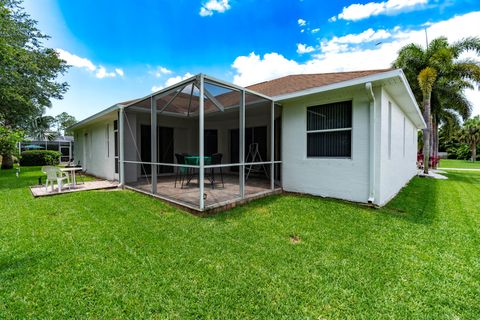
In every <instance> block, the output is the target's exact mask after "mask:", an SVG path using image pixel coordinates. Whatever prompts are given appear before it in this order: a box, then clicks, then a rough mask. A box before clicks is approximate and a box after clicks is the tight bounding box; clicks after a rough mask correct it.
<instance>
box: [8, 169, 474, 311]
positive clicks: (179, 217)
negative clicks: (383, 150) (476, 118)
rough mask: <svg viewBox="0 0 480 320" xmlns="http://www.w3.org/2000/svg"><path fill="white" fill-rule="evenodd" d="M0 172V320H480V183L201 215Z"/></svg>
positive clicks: (425, 182) (426, 182) (460, 180)
mask: <svg viewBox="0 0 480 320" xmlns="http://www.w3.org/2000/svg"><path fill="white" fill-rule="evenodd" d="M38 176H39V171H38V168H32V169H24V170H22V172H21V174H20V178H16V177H15V173H14V171H0V318H1V319H5V318H41V319H44V318H57V319H64V318H94V319H105V318H107V319H112V318H116V319H119V318H158V319H164V318H174V319H188V318H192V319H193V318H195V319H198V318H210V319H213V318H215V319H218V318H224V319H231V318H241V319H250V318H264V319H272V318H284V319H346V318H363V319H378V318H392V319H410V318H422V319H425V318H427V319H478V318H480V303H479V297H480V272H479V270H480V249H479V248H480V209H479V204H480V173H475V172H466V173H457V172H455V173H449V174H448V177H449V180H444V181H443V180H442V181H441V180H431V179H421V178H415V179H414V180H413V181H412V182H411V183H410V184H409V185H408V186H407V187H406V188H405V189H404V190H403V191H402V192H401V194H400V195H399V196H397V197H396V198H395V199H394V200H393V201H392V202H391V203H390V204H389V205H388V206H387V207H385V208H382V209H371V208H367V207H364V206H361V205H356V204H350V203H345V202H341V201H335V200H327V199H321V198H316V197H310V196H295V195H279V196H272V197H268V198H264V199H260V200H258V201H255V202H252V203H250V204H248V205H245V206H242V207H238V208H235V209H233V210H230V211H227V212H223V213H221V214H217V215H214V216H210V217H208V218H200V217H196V216H193V215H191V214H189V213H186V212H183V211H181V210H179V209H175V208H173V207H171V206H169V205H167V204H165V203H163V202H161V201H159V200H157V199H153V198H150V197H148V196H144V195H141V194H137V193H134V192H132V191H110V192H106V191H88V192H79V193H73V194H65V195H58V196H54V197H45V198H36V199H34V198H33V197H32V196H31V194H30V191H29V190H28V186H29V185H32V184H35V183H36V182H37V178H38Z"/></svg>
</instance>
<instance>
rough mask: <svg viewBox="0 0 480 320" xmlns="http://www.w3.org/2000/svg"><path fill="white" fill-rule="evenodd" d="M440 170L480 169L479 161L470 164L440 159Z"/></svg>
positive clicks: (466, 161) (462, 161)
mask: <svg viewBox="0 0 480 320" xmlns="http://www.w3.org/2000/svg"><path fill="white" fill-rule="evenodd" d="M438 167H439V168H440V169H441V168H459V169H480V161H477V162H471V161H468V160H452V159H442V160H440V165H439V166H438Z"/></svg>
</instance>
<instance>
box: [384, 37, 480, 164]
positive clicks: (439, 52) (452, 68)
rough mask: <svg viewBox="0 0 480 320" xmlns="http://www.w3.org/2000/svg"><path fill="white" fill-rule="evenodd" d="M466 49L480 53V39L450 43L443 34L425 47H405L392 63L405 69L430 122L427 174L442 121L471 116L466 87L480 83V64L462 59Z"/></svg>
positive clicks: (425, 140)
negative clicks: (464, 93)
mask: <svg viewBox="0 0 480 320" xmlns="http://www.w3.org/2000/svg"><path fill="white" fill-rule="evenodd" d="M467 51H475V52H476V53H477V54H480V39H479V38H465V39H463V40H461V41H458V42H455V43H453V44H449V43H448V41H447V39H446V38H445V37H440V38H437V39H434V40H433V41H432V42H430V43H429V44H428V46H427V47H426V48H422V47H421V46H419V45H417V44H409V45H407V46H405V47H403V48H402V49H401V50H400V51H399V54H398V57H397V59H396V60H395V62H394V63H393V66H394V67H396V68H402V69H403V71H404V73H405V76H406V77H407V79H408V81H409V83H410V86H411V88H412V91H413V93H414V95H415V97H416V99H417V102H418V103H419V105H421V107H422V109H423V116H424V120H425V122H426V123H427V129H425V130H424V135H423V145H424V148H423V155H424V166H425V172H426V173H428V165H429V162H428V160H429V158H430V156H431V155H435V154H437V151H438V149H437V148H438V128H439V125H440V123H439V122H443V121H446V119H447V118H448V119H450V120H452V119H454V118H455V117H458V116H460V117H462V118H463V119H464V120H465V119H467V118H468V117H469V116H470V113H471V105H470V104H469V103H468V100H467V99H466V98H465V96H464V95H463V90H464V89H466V88H472V87H473V86H474V84H479V83H480V67H479V64H478V62H477V61H476V60H473V59H461V58H460V56H461V55H462V54H463V53H465V52H467Z"/></svg>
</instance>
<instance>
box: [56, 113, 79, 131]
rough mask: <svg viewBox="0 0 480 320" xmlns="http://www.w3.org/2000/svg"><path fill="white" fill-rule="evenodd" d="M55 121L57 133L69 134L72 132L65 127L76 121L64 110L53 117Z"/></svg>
mask: <svg viewBox="0 0 480 320" xmlns="http://www.w3.org/2000/svg"><path fill="white" fill-rule="evenodd" d="M55 121H56V123H57V131H58V133H59V134H63V135H71V134H72V132H69V131H67V128H68V127H70V126H71V125H74V124H75V123H76V122H77V119H75V117H74V116H72V115H69V114H68V113H66V112H62V113H60V114H59V115H57V116H56V117H55Z"/></svg>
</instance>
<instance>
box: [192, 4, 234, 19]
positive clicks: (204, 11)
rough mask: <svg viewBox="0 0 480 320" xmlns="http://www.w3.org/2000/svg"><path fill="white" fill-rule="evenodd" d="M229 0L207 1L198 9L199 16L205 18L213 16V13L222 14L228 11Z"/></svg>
mask: <svg viewBox="0 0 480 320" xmlns="http://www.w3.org/2000/svg"><path fill="white" fill-rule="evenodd" d="M228 1H229V0H208V1H207V2H205V3H204V4H203V5H202V7H201V8H200V13H199V14H200V15H201V16H202V17H207V16H211V15H213V13H214V12H219V13H223V12H225V11H227V10H228V9H230V4H229V3H228Z"/></svg>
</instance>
